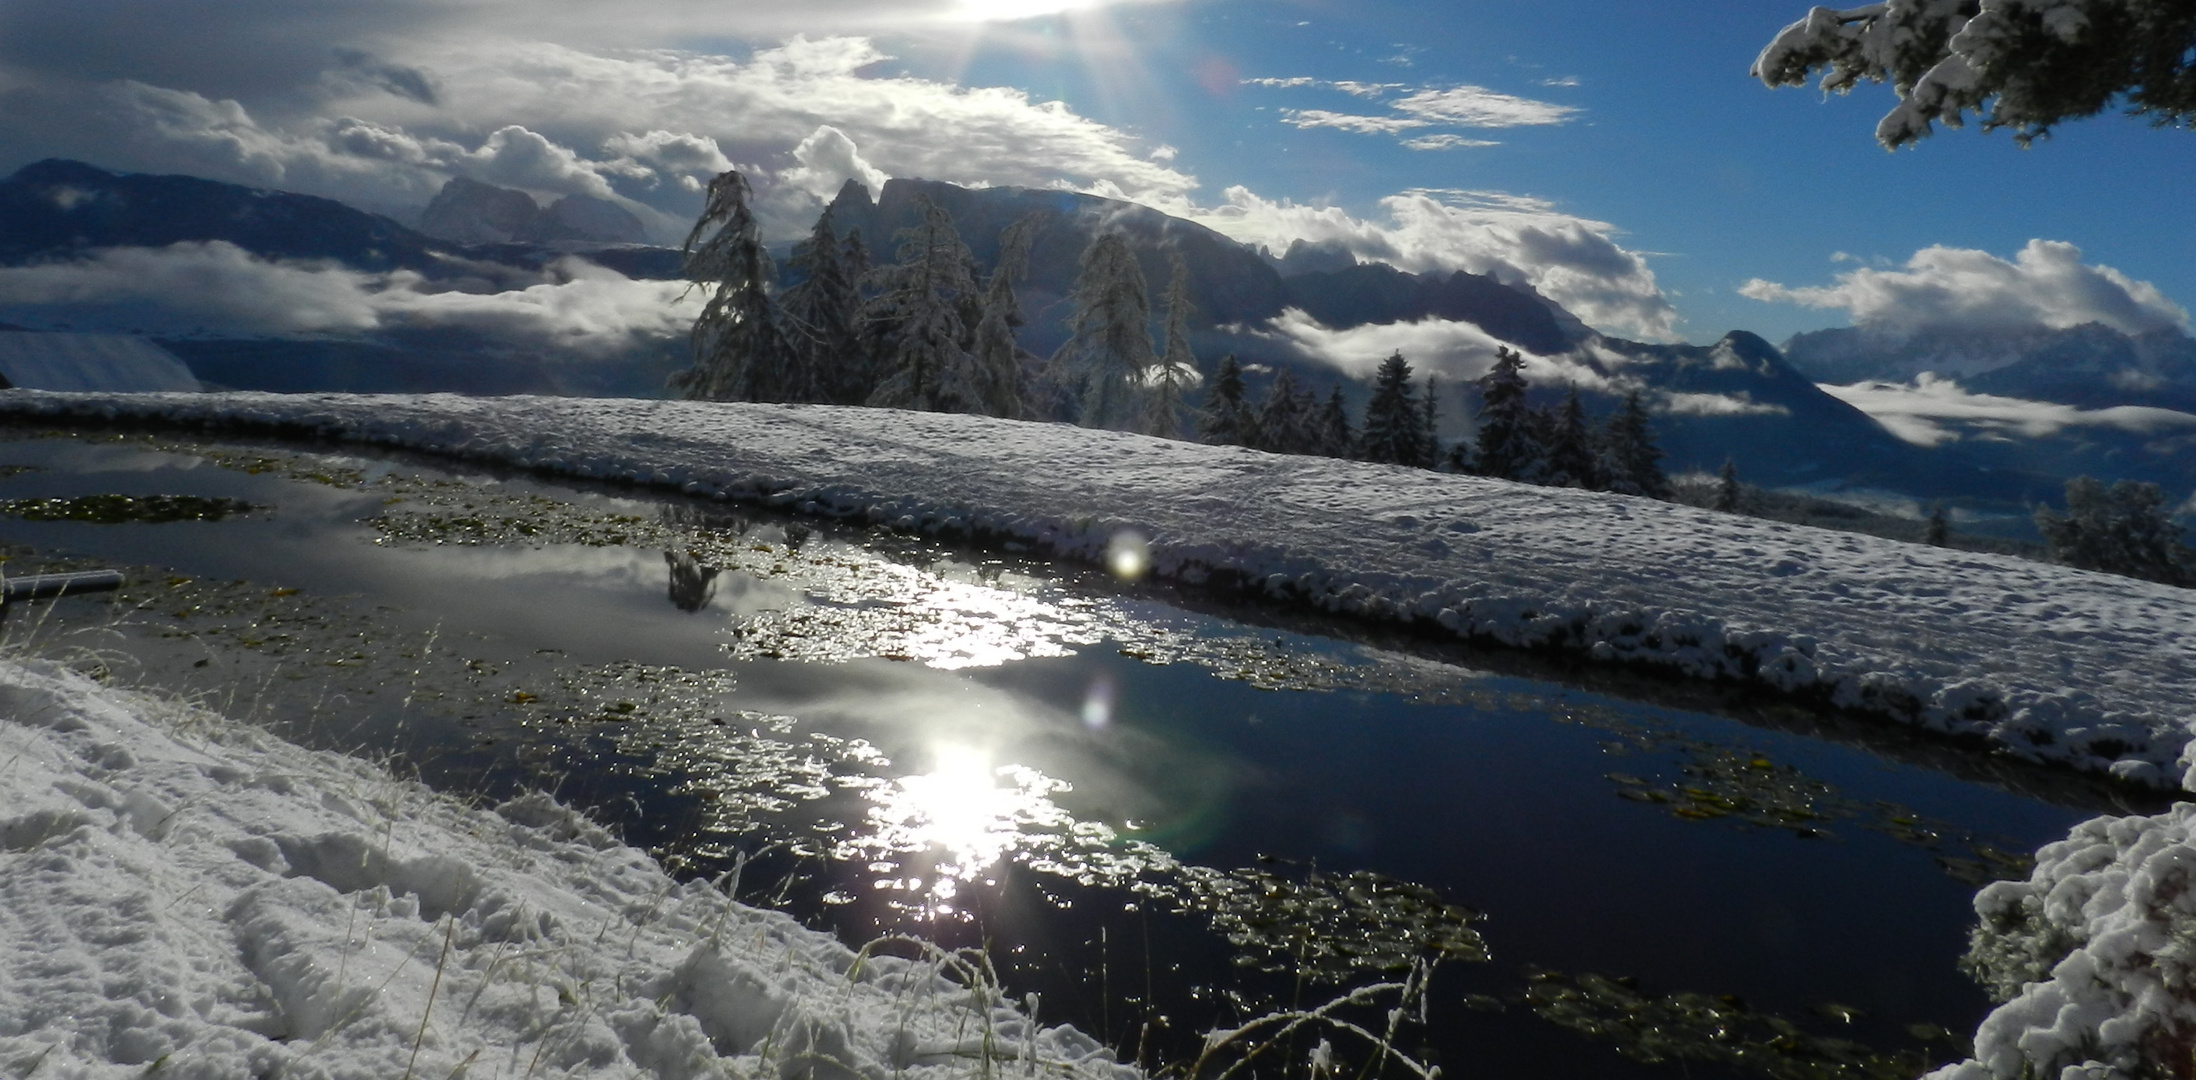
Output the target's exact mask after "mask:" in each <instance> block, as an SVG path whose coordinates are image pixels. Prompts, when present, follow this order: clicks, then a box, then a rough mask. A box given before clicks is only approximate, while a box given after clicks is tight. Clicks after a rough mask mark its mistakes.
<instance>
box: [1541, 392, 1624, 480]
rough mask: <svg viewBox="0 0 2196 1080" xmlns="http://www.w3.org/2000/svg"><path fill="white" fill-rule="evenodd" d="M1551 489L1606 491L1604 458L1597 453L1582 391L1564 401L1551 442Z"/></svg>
mask: <svg viewBox="0 0 2196 1080" xmlns="http://www.w3.org/2000/svg"><path fill="white" fill-rule="evenodd" d="M1546 482H1547V483H1548V484H1549V486H1551V487H1575V488H1585V489H1587V490H1588V491H1604V490H1607V488H1608V486H1609V485H1608V483H1607V478H1606V477H1605V476H1603V475H1602V471H1601V460H1600V456H1599V455H1598V454H1596V453H1595V452H1594V431H1593V428H1592V427H1590V426H1588V425H1587V423H1586V407H1585V406H1584V405H1582V404H1580V403H1579V400H1578V387H1576V386H1574V387H1572V388H1571V392H1570V393H1569V394H1568V395H1566V396H1565V397H1564V399H1563V407H1562V408H1561V409H1558V410H1557V411H1556V414H1555V417H1554V423H1553V424H1552V425H1551V429H1550V431H1549V439H1548V476H1547V481H1546Z"/></svg>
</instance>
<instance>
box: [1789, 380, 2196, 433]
mask: <svg viewBox="0 0 2196 1080" xmlns="http://www.w3.org/2000/svg"><path fill="white" fill-rule="evenodd" d="M1822 389H1823V390H1824V391H1825V392H1827V393H1829V394H1830V395H1831V396H1833V397H1836V398H1838V399H1839V400H1842V401H1844V402H1845V403H1846V404H1848V405H1851V406H1853V407H1854V408H1856V409H1859V410H1860V411H1862V412H1865V413H1867V414H1868V415H1870V416H1873V417H1875V418H1876V421H1877V422H1878V423H1880V424H1882V425H1883V426H1884V427H1885V428H1887V429H1889V430H1890V432H1891V433H1892V434H1893V435H1896V436H1898V437H1899V438H1901V439H1904V440H1906V441H1907V442H1910V443H1913V444H1914V445H1916V446H1936V445H1938V444H1940V443H1945V442H1953V441H1957V440H1959V439H1961V438H1963V437H1965V436H1966V435H1968V434H1979V435H1983V436H1986V437H1999V438H2003V437H2007V436H2018V437H2022V438H2031V439H2034V438H2044V437H2047V436H2051V435H2056V434H2058V433H2059V432H2061V431H2064V430H2065V429H2067V428H2069V427H2106V428H2115V429H2118V430H2121V431H2127V432H2133V433H2135V434H2138V435H2148V434H2151V433H2153V432H2158V431H2169V430H2179V431H2196V416H2192V415H2190V414H2188V413H2183V412H2175V411H2173V410H2171V409H2154V408H2147V407H2143V406H2136V405H2122V406H2117V407H2115V408H2110V409H2079V408H2076V407H2074V406H2072V405H2060V404H2057V403H2054V402H2047V401H2027V400H2024V399H2021V398H2009V397H1998V396H1995V395H1992V394H1971V393H1968V392H1967V391H1966V390H1964V389H1962V388H1961V387H1960V385H1959V384H1958V383H1956V382H1953V381H1951V380H1949V379H1939V378H1937V377H1935V376H1933V375H1929V374H1926V373H1925V374H1923V375H1922V376H1921V377H1920V378H1919V379H1918V380H1916V381H1915V382H1913V383H1891V382H1860V383H1854V384H1852V385H1851V386H1825V387H1823V388H1822Z"/></svg>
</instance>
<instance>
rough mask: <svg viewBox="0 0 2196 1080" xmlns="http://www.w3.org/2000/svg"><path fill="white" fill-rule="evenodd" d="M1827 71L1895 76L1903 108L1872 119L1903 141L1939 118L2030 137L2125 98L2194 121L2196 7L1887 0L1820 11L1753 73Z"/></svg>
mask: <svg viewBox="0 0 2196 1080" xmlns="http://www.w3.org/2000/svg"><path fill="white" fill-rule="evenodd" d="M1817 68H1820V69H1822V72H1823V74H1822V87H1823V89H1825V90H1834V91H1837V92H1839V93H1843V92H1845V91H1847V90H1850V89H1852V88H1853V87H1854V86H1855V85H1856V84H1858V83H1859V82H1860V81H1861V80H1863V79H1866V80H1868V81H1871V82H1888V83H1890V84H1891V87H1892V89H1893V90H1894V91H1896V92H1897V93H1898V96H1899V104H1898V106H1897V107H1896V108H1894V109H1892V110H1891V112H1890V113H1889V114H1888V115H1886V116H1885V117H1884V118H1883V120H1882V122H1880V123H1878V124H1877V125H1876V138H1877V140H1878V141H1880V142H1882V143H1883V144H1884V145H1885V146H1887V147H1892V148H1896V147H1899V146H1903V145H1905V144H1907V143H1911V142H1913V141H1915V140H1917V139H1920V138H1922V137H1923V136H1925V135H1928V134H1929V133H1930V130H1931V127H1930V125H1931V124H1932V123H1937V122H1942V123H1944V124H1945V125H1946V126H1949V127H1960V126H1962V124H1963V122H1964V119H1965V117H1966V115H1967V114H1968V113H1973V114H1974V115H1975V117H1976V118H1977V119H1978V120H1980V121H1981V122H1982V126H1983V129H1984V130H1986V131H1988V130H1994V129H1997V128H2001V127H2002V128H2011V129H2013V133H2014V134H2013V137H2014V138H2015V139H2016V140H2018V141H2019V142H2021V143H2022V144H2023V145H2026V144H2027V143H2028V142H2029V140H2031V139H2034V138H2036V137H2037V136H2039V135H2044V134H2047V133H2049V131H2050V129H2051V127H2052V125H2054V124H2056V123H2058V122H2059V121H2061V120H2066V119H2070V118H2078V117H2084V116H2092V115H2095V114H2097V113H2099V112H2102V111H2104V109H2106V108H2107V107H2109V106H2110V105H2112V104H2113V102H2114V101H2115V100H2117V99H2121V98H2123V97H2124V99H2125V101H2126V105H2127V107H2128V109H2129V111H2130V112H2133V113H2136V114H2139V115H2147V116H2149V117H2151V118H2152V119H2153V120H2154V121H2155V122H2156V123H2158V124H2159V125H2161V126H2164V125H2186V124H2188V123H2189V122H2190V121H2191V119H2192V118H2196V3H2190V2H2189V0H1980V2H1979V3H1978V2H1977V0H1888V2H1886V3H1881V4H1870V5H1868V6H1866V7H1857V8H1850V9H1846V10H1842V11H1841V10H1838V9H1835V8H1826V7H1818V8H1815V9H1814V10H1812V11H1810V12H1808V13H1807V17H1806V18H1804V19H1801V20H1800V21H1798V22H1795V23H1793V24H1792V25H1790V26H1787V27H1785V28H1784V30H1783V32H1781V33H1779V34H1778V35H1777V36H1776V39H1775V40H1774V41H1771V42H1770V43H1769V46H1768V47H1767V48H1765V49H1763V50H1762V51H1761V56H1760V57H1758V58H1757V59H1755V61H1754V68H1753V74H1754V77H1755V78H1758V79H1760V80H1761V81H1762V82H1764V83H1767V84H1769V85H1770V86H1798V85H1802V84H1804V83H1805V82H1806V81H1807V78H1808V76H1809V75H1810V74H1811V73H1812V72H1813V71H1814V70H1815V69H1817Z"/></svg>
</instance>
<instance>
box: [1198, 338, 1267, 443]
mask: <svg viewBox="0 0 2196 1080" xmlns="http://www.w3.org/2000/svg"><path fill="white" fill-rule="evenodd" d="M1255 427H1256V423H1255V417H1254V415H1253V414H1252V412H1251V408H1250V404H1249V403H1248V402H1246V401H1245V400H1244V395H1243V367H1242V365H1241V364H1238V363H1236V361H1235V354H1234V353H1229V354H1227V355H1226V356H1223V357H1221V358H1220V370H1219V371H1218V372H1216V373H1214V375H1213V377H1212V389H1211V390H1209V391H1207V392H1206V394H1205V407H1204V408H1203V409H1201V410H1199V415H1198V417H1197V437H1198V439H1200V440H1201V441H1203V442H1206V443H1210V444H1211V445H1213V446H1254V445H1256V444H1257V440H1256V439H1255V438H1254V437H1253V436H1254V434H1255V433H1254V431H1253V428H1255Z"/></svg>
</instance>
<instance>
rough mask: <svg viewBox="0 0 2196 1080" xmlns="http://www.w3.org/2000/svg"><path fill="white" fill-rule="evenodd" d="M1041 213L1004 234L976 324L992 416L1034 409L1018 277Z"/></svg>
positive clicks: (982, 385)
mask: <svg viewBox="0 0 2196 1080" xmlns="http://www.w3.org/2000/svg"><path fill="white" fill-rule="evenodd" d="M1038 222H1039V219H1038V218H1037V216H1036V215H1034V214H1032V215H1030V216H1028V217H1024V218H1023V219H1021V220H1020V221H1017V222H1015V223H1014V224H1012V225H1009V226H1007V228H1006V231H1005V232H1003V233H1000V234H999V261H998V264H997V265H995V266H993V267H992V268H991V283H990V285H989V286H988V287H987V288H986V289H985V290H984V315H983V321H982V322H980V323H978V324H977V326H976V349H975V352H976V374H977V380H978V393H979V396H980V398H981V399H982V403H983V409H982V410H981V411H983V412H986V413H989V414H991V415H993V416H1007V417H1015V418H1020V417H1023V416H1026V415H1029V413H1030V409H1029V402H1028V401H1027V399H1028V398H1029V397H1030V396H1032V395H1031V394H1030V392H1029V391H1030V388H1029V387H1028V386H1026V385H1025V382H1026V380H1025V379H1024V377H1023V371H1022V351H1021V346H1020V345H1019V344H1017V343H1016V341H1015V338H1014V332H1015V331H1016V330H1019V329H1021V327H1022V303H1021V300H1020V298H1018V297H1017V296H1015V294H1014V283H1015V282H1016V281H1019V280H1021V278H1022V275H1023V274H1024V273H1026V272H1027V271H1028V269H1029V245H1030V242H1031V241H1032V240H1033V239H1035V237H1036V233H1037V225H1038Z"/></svg>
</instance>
